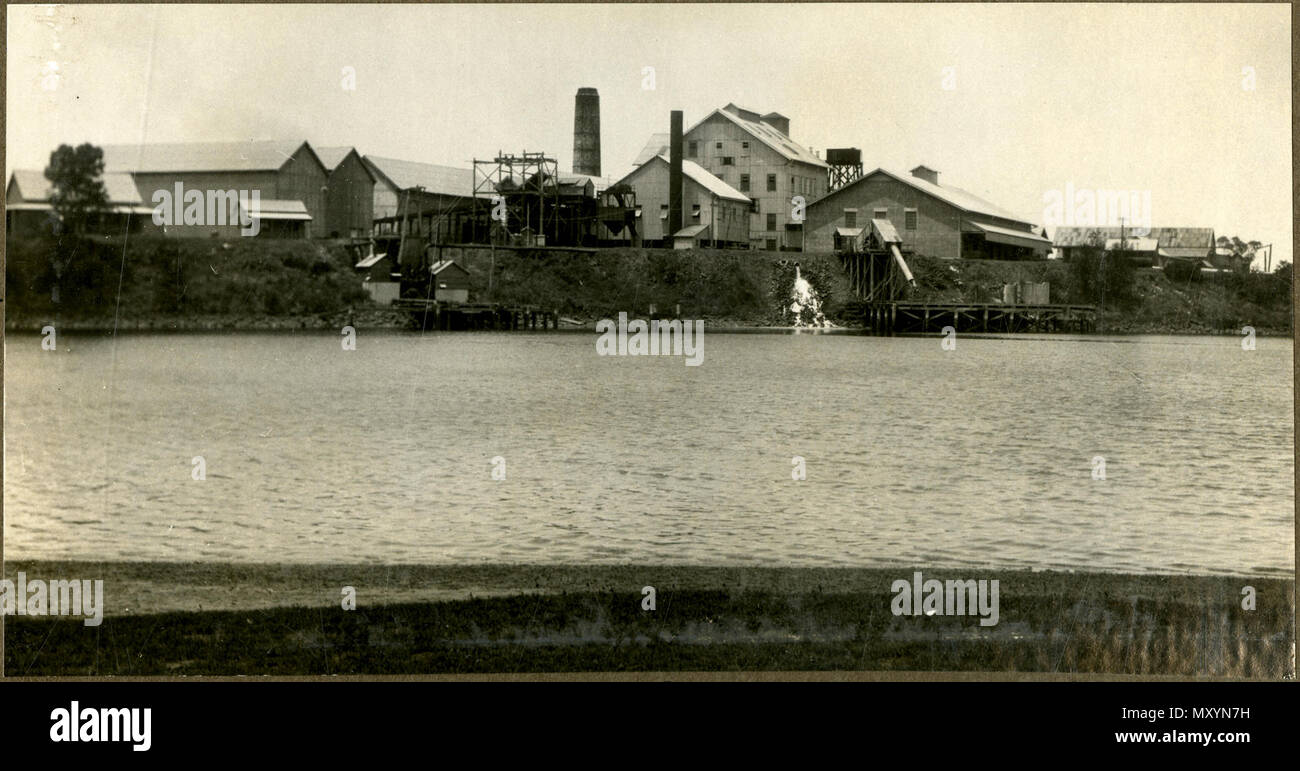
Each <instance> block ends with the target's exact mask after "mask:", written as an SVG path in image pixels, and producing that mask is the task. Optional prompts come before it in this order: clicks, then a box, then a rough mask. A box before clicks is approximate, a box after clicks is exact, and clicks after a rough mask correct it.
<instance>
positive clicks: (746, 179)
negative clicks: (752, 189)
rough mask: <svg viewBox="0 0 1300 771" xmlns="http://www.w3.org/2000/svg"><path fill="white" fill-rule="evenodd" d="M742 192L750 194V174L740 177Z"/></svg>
mask: <svg viewBox="0 0 1300 771" xmlns="http://www.w3.org/2000/svg"><path fill="white" fill-rule="evenodd" d="M740 192H742V193H748V192H749V175H748V174H741V175H740Z"/></svg>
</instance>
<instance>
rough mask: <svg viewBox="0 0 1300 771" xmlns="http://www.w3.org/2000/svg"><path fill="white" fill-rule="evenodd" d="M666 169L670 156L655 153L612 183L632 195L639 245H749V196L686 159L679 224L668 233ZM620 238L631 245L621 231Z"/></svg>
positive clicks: (683, 162)
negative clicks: (678, 226) (676, 229)
mask: <svg viewBox="0 0 1300 771" xmlns="http://www.w3.org/2000/svg"><path fill="white" fill-rule="evenodd" d="M670 172H671V163H670V159H669V156H668V155H667V154H662V155H656V156H654V157H653V158H651V159H649V160H647V161H645V162H644V163H642V164H641V165H640V166H638V167H637V168H636V169H634V170H633V171H632V172H631V173H630V174H628V175H627V176H626V177H624V178H623V179H621V180H619V181H618V182H617V183H615V185H614V186H613V188H611V189H627V190H629V191H631V192H632V193H633V194H634V195H635V201H636V213H635V215H634V216H635V219H634V224H635V228H636V235H637V237H639V238H640V240H641V245H643V246H647V247H649V246H660V247H681V248H687V247H690V248H695V247H699V246H718V247H741V248H747V247H748V246H749V240H750V221H749V220H750V208H751V207H752V202H751V201H750V199H749V198H748V197H747V196H746V195H745V194H744V193H741V192H740V191H739V190H736V189H735V188H733V187H732V186H730V185H728V184H727V183H726V182H723V181H722V180H720V179H718V178H717V177H716V176H714V175H712V174H710V173H709V172H707V171H705V170H704V168H702V167H701V166H700V165H699V164H696V163H694V162H692V161H689V160H683V161H682V179H683V182H682V188H683V189H682V227H681V228H680V229H679V230H678V231H677V232H676V233H671V232H669V230H670V228H669V224H668V222H669V196H668V191H669V187H670V185H669V177H670ZM620 238H622V239H624V241H623V242H624V243H629V244H632V245H635V244H634V243H633V242H632V241H631V240H630V234H629V233H628V232H627V231H626V230H625V231H624V232H623V233H622V234H620Z"/></svg>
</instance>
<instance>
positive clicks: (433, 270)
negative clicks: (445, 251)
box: [429, 260, 469, 276]
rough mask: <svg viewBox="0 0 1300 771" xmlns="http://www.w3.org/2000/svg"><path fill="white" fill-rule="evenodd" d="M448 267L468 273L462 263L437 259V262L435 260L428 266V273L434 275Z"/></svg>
mask: <svg viewBox="0 0 1300 771" xmlns="http://www.w3.org/2000/svg"><path fill="white" fill-rule="evenodd" d="M448 268H455V269H456V270H458V271H460V272H461V273H464V274H465V275H467V276H468V275H469V271H468V270H466V269H465V267H464V266H463V265H461V264H460V263H458V262H456V261H455V260H439V261H438V262H435V263H434V264H432V265H430V266H429V273H430V274H432V275H435V276H436V275H438V274H439V273H441V272H443V271H444V270H446V269H448Z"/></svg>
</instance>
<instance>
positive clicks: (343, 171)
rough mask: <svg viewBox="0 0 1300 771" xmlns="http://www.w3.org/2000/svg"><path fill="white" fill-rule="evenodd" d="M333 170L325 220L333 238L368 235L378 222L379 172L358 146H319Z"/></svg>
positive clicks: (330, 169) (327, 192)
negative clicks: (376, 184) (376, 219)
mask: <svg viewBox="0 0 1300 771" xmlns="http://www.w3.org/2000/svg"><path fill="white" fill-rule="evenodd" d="M316 155H318V156H320V159H321V162H322V163H323V164H325V168H326V169H328V170H329V181H328V183H327V187H328V189H327V190H326V192H325V219H326V222H327V223H328V227H329V233H328V234H327V235H329V236H330V237H331V238H353V239H355V238H368V237H369V236H370V230H371V225H372V223H373V222H374V218H375V215H374V211H375V173H374V172H373V171H371V170H370V167H369V166H367V165H366V162H365V161H364V160H363V159H362V158H361V154H360V153H358V152H357V150H356V148H355V147H317V148H316Z"/></svg>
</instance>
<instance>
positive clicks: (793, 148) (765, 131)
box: [685, 105, 830, 168]
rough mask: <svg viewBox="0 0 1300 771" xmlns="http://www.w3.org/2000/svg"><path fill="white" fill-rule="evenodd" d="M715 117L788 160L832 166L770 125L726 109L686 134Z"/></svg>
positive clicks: (692, 127)
mask: <svg viewBox="0 0 1300 771" xmlns="http://www.w3.org/2000/svg"><path fill="white" fill-rule="evenodd" d="M729 106H734V105H729ZM737 109H739V108H737ZM745 112H749V111H745ZM715 115H721V116H722V117H723V118H725V119H727V120H729V121H731V122H732V123H734V124H736V125H737V126H739V127H741V128H742V129H744V130H745V131H747V132H749V133H750V134H751V135H752V136H753V137H754V138H756V139H758V140H759V141H761V142H762V143H763V144H765V145H767V146H768V147H770V148H772V149H773V150H776V151H777V152H778V153H780V154H781V155H782V156H783V157H785V158H786V159H787V160H791V161H799V162H800V163H807V164H811V165H813V166H820V167H822V168H830V166H828V165H827V164H826V161H823V160H822V159H821V158H818V157H817V156H816V155H814V154H813V152H812V150H809V149H808V148H806V147H803V146H801V145H799V144H797V143H795V141H794V140H792V139H790V137H788V136H786V135H785V134H782V133H781V132H780V131H777V130H776V129H775V128H772V127H771V126H769V125H768V124H766V123H763V122H762V121H759V120H746V119H745V118H744V117H742V116H740V115H737V114H735V113H733V112H730V111H728V110H726V109H717V110H714V111H713V112H711V113H709V114H708V115H707V116H705V118H704V120H701V121H700V122H699V123H696V124H695V125H694V126H691V128H690V130H688V131H687V132H685V133H686V134H687V135H689V134H690V133H691V132H692V131H695V129H697V128H699V127H700V126H702V125H704V124H705V123H706V122H708V121H709V120H710V119H712V118H713V116H715Z"/></svg>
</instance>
